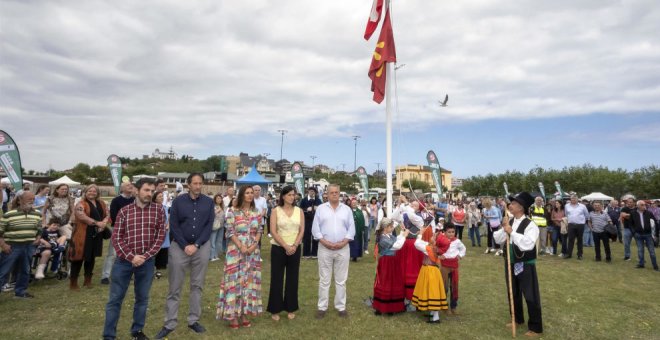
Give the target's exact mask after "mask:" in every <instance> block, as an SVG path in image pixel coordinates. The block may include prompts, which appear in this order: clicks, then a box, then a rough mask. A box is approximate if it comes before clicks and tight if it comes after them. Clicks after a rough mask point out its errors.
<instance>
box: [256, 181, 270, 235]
mask: <svg viewBox="0 0 660 340" xmlns="http://www.w3.org/2000/svg"><path fill="white" fill-rule="evenodd" d="M252 192H254V206H255V208H257V211H258V212H259V214H260V215H261V219H259V225H261V226H263V225H264V223H265V221H266V213H267V212H268V202H267V201H266V198H265V197H261V187H260V186H258V185H255V186H253V187H252ZM264 229H266V230H267V231H268V237H271V236H270V228H269V226H266V228H264Z"/></svg>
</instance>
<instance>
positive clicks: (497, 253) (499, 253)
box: [495, 249, 503, 256]
mask: <svg viewBox="0 0 660 340" xmlns="http://www.w3.org/2000/svg"><path fill="white" fill-rule="evenodd" d="M502 253H503V251H502V249H500V250H498V251H496V252H495V256H500V255H502Z"/></svg>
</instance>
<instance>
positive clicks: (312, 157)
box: [309, 156, 318, 170]
mask: <svg viewBox="0 0 660 340" xmlns="http://www.w3.org/2000/svg"><path fill="white" fill-rule="evenodd" d="M309 158H311V159H312V170H314V161H315V160H316V159H317V158H318V157H316V156H309Z"/></svg>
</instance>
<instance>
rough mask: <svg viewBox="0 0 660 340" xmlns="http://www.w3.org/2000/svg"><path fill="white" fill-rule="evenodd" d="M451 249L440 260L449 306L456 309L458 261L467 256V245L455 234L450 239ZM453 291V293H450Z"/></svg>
mask: <svg viewBox="0 0 660 340" xmlns="http://www.w3.org/2000/svg"><path fill="white" fill-rule="evenodd" d="M449 242H450V244H449V249H448V250H447V251H446V252H445V253H444V254H441V255H442V256H444V257H445V259H444V260H442V261H440V264H442V268H441V269H440V271H441V272H442V281H443V282H444V284H445V292H446V294H447V295H448V296H450V299H449V308H450V309H451V310H452V311H454V310H455V309H456V306H458V261H459V257H460V258H463V257H465V252H466V249H465V245H464V244H463V242H461V240H459V239H458V238H456V237H455V236H454V237H452V238H450V239H449ZM450 293H451V295H450Z"/></svg>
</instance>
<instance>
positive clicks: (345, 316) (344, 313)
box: [339, 309, 348, 318]
mask: <svg viewBox="0 0 660 340" xmlns="http://www.w3.org/2000/svg"><path fill="white" fill-rule="evenodd" d="M339 317H340V318H347V317H348V312H347V311H346V310H345V309H344V310H342V311H339Z"/></svg>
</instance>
